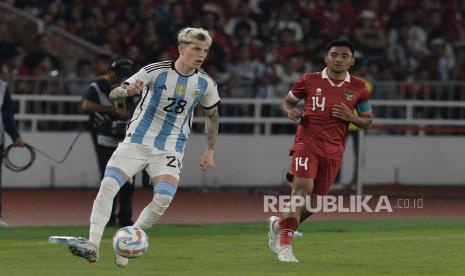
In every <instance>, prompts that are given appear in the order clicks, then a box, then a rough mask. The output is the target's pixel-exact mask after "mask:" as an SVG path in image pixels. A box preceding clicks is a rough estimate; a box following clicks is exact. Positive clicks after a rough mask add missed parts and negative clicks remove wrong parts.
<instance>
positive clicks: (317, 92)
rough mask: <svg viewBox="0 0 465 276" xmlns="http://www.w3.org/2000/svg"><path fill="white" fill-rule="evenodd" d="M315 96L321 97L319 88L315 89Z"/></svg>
mask: <svg viewBox="0 0 465 276" xmlns="http://www.w3.org/2000/svg"><path fill="white" fill-rule="evenodd" d="M316 95H317V96H319V95H321V88H319V87H318V88H317V89H316Z"/></svg>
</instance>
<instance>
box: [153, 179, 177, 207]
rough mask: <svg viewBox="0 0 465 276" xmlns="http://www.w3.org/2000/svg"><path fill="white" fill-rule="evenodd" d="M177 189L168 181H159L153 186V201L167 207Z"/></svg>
mask: <svg viewBox="0 0 465 276" xmlns="http://www.w3.org/2000/svg"><path fill="white" fill-rule="evenodd" d="M177 189H178V188H177V186H176V185H174V184H172V183H170V182H168V181H160V182H158V183H157V184H155V185H154V192H155V194H154V195H153V201H156V202H158V203H159V204H160V203H161V204H163V205H166V206H168V205H169V204H170V203H171V200H173V197H174V195H175V194H176V191H177Z"/></svg>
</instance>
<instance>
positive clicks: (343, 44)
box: [326, 39, 355, 56]
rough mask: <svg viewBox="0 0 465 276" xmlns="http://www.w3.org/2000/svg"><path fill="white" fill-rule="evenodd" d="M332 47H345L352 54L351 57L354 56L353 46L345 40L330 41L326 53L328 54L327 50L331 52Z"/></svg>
mask: <svg viewBox="0 0 465 276" xmlns="http://www.w3.org/2000/svg"><path fill="white" fill-rule="evenodd" d="M332 47H347V48H349V50H350V51H351V52H352V56H353V55H354V52H355V46H354V44H353V43H352V42H350V41H349V40H347V39H336V40H332V41H330V42H329V43H328V44H327V45H326V51H327V52H329V50H331V48H332Z"/></svg>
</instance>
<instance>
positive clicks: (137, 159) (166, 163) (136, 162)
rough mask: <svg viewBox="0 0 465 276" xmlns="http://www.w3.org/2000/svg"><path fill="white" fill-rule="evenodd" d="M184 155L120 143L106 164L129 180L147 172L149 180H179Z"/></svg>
mask: <svg viewBox="0 0 465 276" xmlns="http://www.w3.org/2000/svg"><path fill="white" fill-rule="evenodd" d="M183 157H184V154H182V153H179V152H176V151H174V152H173V151H165V150H159V149H157V148H155V147H149V146H144V145H139V144H132V143H120V144H119V145H118V147H117V148H116V150H115V151H114V152H113V155H112V156H111V158H110V160H109V161H108V163H107V166H109V167H116V168H118V169H120V170H122V171H123V172H124V173H125V174H126V175H127V176H128V177H129V178H132V177H133V176H134V175H135V174H136V173H138V172H140V171H142V170H143V169H146V170H147V173H148V174H149V175H150V178H153V177H155V176H159V175H165V174H167V175H171V176H173V177H175V178H176V179H178V180H179V174H180V173H181V168H182V159H183Z"/></svg>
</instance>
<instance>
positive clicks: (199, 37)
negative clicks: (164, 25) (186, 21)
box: [178, 27, 212, 47]
mask: <svg viewBox="0 0 465 276" xmlns="http://www.w3.org/2000/svg"><path fill="white" fill-rule="evenodd" d="M193 42H205V43H207V45H208V47H210V46H211V45H212V37H211V36H210V33H209V32H208V31H207V30H205V29H202V28H192V27H187V28H184V29H182V30H181V31H179V33H178V43H179V44H191V43H193Z"/></svg>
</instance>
